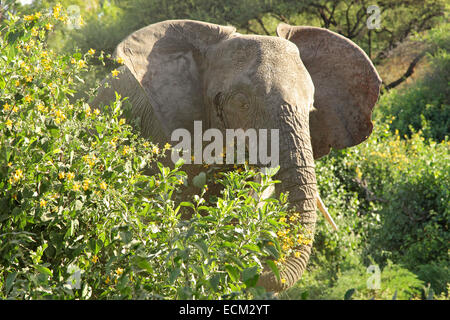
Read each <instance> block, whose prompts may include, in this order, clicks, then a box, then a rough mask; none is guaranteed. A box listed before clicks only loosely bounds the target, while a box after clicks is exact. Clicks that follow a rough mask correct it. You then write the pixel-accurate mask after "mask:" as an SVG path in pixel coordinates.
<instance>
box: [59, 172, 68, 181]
mask: <svg viewBox="0 0 450 320" xmlns="http://www.w3.org/2000/svg"><path fill="white" fill-rule="evenodd" d="M65 176H66V174H65V173H64V172H62V171H61V172H60V173H59V174H58V178H59V179H61V180H62V179H64V177H65Z"/></svg>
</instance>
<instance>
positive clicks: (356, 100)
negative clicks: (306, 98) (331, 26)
mask: <svg viewBox="0 0 450 320" xmlns="http://www.w3.org/2000/svg"><path fill="white" fill-rule="evenodd" d="M277 34H278V36H279V37H282V38H285V39H287V40H290V41H292V42H293V43H295V44H296V45H297V47H298V49H299V52H300V58H301V60H302V61H303V63H304V65H305V67H306V69H307V70H308V72H309V74H310V75H311V78H312V81H313V83H314V88H315V93H314V109H313V110H312V111H311V113H310V121H309V124H310V133H311V141H312V147H313V152H314V158H315V159H318V158H320V157H322V156H324V155H327V154H328V153H329V152H330V149H331V148H335V149H342V148H345V147H350V146H354V145H357V144H359V143H361V142H362V141H364V140H366V139H367V138H368V137H369V135H370V134H371V132H372V128H373V124H372V121H371V116H372V109H373V107H374V105H375V103H376V101H377V99H378V95H379V92H380V85H381V79H380V77H379V75H378V73H377V71H376V69H375V67H374V66H373V64H372V62H371V61H370V59H369V57H368V56H367V55H366V54H365V53H364V51H363V50H362V49H361V48H360V47H358V46H357V45H356V44H355V43H353V42H352V41H350V40H349V39H347V38H345V37H343V36H341V35H339V34H337V33H334V32H332V31H329V30H327V29H323V28H316V27H297V26H290V25H287V24H284V23H283V24H280V25H278V27H277Z"/></svg>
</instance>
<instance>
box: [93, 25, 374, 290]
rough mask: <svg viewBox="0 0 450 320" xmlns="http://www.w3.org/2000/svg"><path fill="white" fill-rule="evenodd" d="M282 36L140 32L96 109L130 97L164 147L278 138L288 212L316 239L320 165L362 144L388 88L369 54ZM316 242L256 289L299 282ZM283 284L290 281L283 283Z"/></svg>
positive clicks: (192, 29)
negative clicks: (250, 135) (265, 133)
mask: <svg viewBox="0 0 450 320" xmlns="http://www.w3.org/2000/svg"><path fill="white" fill-rule="evenodd" d="M276 33H277V36H261V35H244V34H240V33H238V32H236V29H235V28H234V27H232V26H221V25H217V24H212V23H206V22H200V21H194V20H167V21H162V22H158V23H155V24H151V25H149V26H147V27H144V28H142V29H140V30H138V31H135V32H134V33H132V34H131V35H129V36H128V37H127V38H125V39H124V40H123V41H122V42H121V43H120V44H119V45H118V46H117V48H116V51H115V53H114V56H115V58H121V59H122V60H123V62H124V63H123V65H122V66H121V67H120V68H119V69H118V71H119V72H120V73H119V75H118V76H117V77H109V78H107V79H105V81H104V85H103V86H102V87H101V88H100V89H99V91H98V94H97V95H96V96H95V98H94V99H93V101H92V104H93V105H94V106H100V105H102V104H106V103H109V102H111V101H113V100H115V92H118V93H119V94H120V95H121V96H123V97H128V101H129V102H130V103H131V105H132V116H133V117H135V118H136V119H138V121H139V127H140V132H141V134H142V136H144V137H147V138H149V139H151V141H152V142H155V143H162V144H164V143H166V142H169V140H170V134H171V132H173V131H174V130H175V129H177V128H185V129H187V130H188V131H189V132H193V124H194V121H201V123H202V125H203V127H204V128H218V129H219V130H221V131H224V130H225V129H238V128H241V129H248V128H256V129H260V128H267V129H278V130H279V142H280V143H279V145H280V150H279V152H280V154H279V159H280V162H279V166H280V169H279V171H278V173H277V174H276V178H277V179H278V180H281V183H279V184H277V186H276V188H275V189H276V190H275V191H276V193H277V194H279V193H280V192H289V203H290V206H291V207H292V208H293V209H294V210H296V211H297V212H299V213H300V222H299V223H301V224H302V225H303V226H304V227H305V228H306V229H307V230H309V231H310V232H311V233H312V234H314V230H315V225H316V219H317V217H316V205H317V204H316V200H317V194H318V192H317V183H316V176H315V165H314V161H315V160H316V159H319V158H321V157H323V156H325V155H327V154H328V153H329V152H330V150H331V148H334V149H342V148H346V147H351V146H355V145H357V144H359V143H361V142H363V141H365V140H366V139H367V138H368V136H369V135H370V134H371V132H372V129H373V124H372V121H371V116H372V110H373V108H374V105H375V103H376V101H377V99H378V96H379V92H380V85H381V79H380V77H379V75H378V73H377V71H376V69H375V67H374V65H373V64H372V62H371V61H370V59H369V57H368V56H367V55H366V54H365V53H364V51H363V50H362V49H361V48H359V47H358V46H357V45H356V44H355V43H353V42H352V41H351V40H349V39H347V38H345V37H343V36H341V35H339V34H337V33H334V32H332V31H329V30H327V29H324V28H319V27H310V26H291V25H288V24H284V23H281V24H280V25H278V27H277V30H276ZM311 248H312V242H311V243H310V244H307V245H303V246H301V247H300V248H299V249H298V250H299V251H300V254H299V255H296V257H294V256H292V257H289V258H288V259H286V261H285V262H284V265H283V268H282V270H281V277H276V276H275V274H274V273H273V272H272V271H270V269H269V268H265V269H264V270H263V272H262V274H261V275H260V278H259V282H258V284H259V285H261V286H263V287H264V288H265V289H266V290H267V291H271V292H281V291H283V290H286V289H288V288H289V287H291V286H293V285H294V284H295V283H296V282H297V281H298V280H299V279H300V278H301V276H302V273H303V272H304V270H305V268H306V266H307V262H308V260H309V256H310V253H311ZM281 279H282V280H283V281H281Z"/></svg>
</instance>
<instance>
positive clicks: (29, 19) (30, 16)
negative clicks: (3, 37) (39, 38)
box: [23, 15, 34, 21]
mask: <svg viewBox="0 0 450 320" xmlns="http://www.w3.org/2000/svg"><path fill="white" fill-rule="evenodd" d="M23 18H24V19H25V21H33V20H34V16H33V15H25V16H24V17H23Z"/></svg>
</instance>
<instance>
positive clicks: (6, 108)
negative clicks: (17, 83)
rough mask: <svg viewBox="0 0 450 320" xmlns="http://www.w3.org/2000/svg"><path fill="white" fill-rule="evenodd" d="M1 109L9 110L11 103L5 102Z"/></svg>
mask: <svg viewBox="0 0 450 320" xmlns="http://www.w3.org/2000/svg"><path fill="white" fill-rule="evenodd" d="M3 110H5V111H9V110H11V105H10V104H9V103H5V104H4V106H3Z"/></svg>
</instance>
